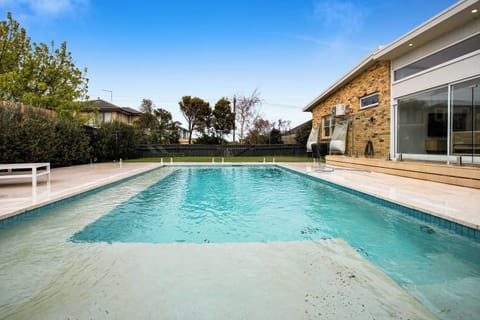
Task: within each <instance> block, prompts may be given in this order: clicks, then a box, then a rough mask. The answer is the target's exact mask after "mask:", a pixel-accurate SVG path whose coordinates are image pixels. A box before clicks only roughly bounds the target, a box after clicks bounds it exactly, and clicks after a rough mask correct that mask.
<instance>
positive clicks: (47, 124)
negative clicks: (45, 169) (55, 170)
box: [0, 107, 90, 167]
mask: <svg viewBox="0 0 480 320" xmlns="http://www.w3.org/2000/svg"><path fill="white" fill-rule="evenodd" d="M89 149H90V147H89V139H88V136H87V135H86V133H85V130H84V128H83V127H82V125H80V124H79V123H78V122H76V121H74V120H70V119H67V118H63V117H58V118H55V117H52V116H51V115H49V114H48V113H47V112H45V111H44V110H42V109H38V108H26V109H25V111H24V112H22V111H21V109H20V108H18V107H4V108H0V162H1V163H22V162H24V163H25V162H50V163H51V164H52V166H57V167H58V166H68V165H73V164H81V163H87V162H88V160H89V159H90V151H89Z"/></svg>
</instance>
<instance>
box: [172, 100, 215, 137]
mask: <svg viewBox="0 0 480 320" xmlns="http://www.w3.org/2000/svg"><path fill="white" fill-rule="evenodd" d="M178 104H179V106H180V111H181V112H182V114H183V116H184V118H185V120H187V126H188V128H187V130H188V143H189V144H191V143H192V134H193V131H194V130H197V131H200V132H202V131H204V130H205V128H206V127H207V123H208V120H209V117H210V115H211V113H212V110H211V108H210V104H209V103H208V102H205V101H204V100H202V99H200V98H198V97H194V98H192V97H191V96H184V97H182V101H180V102H179V103H178Z"/></svg>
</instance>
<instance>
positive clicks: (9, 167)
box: [0, 162, 50, 188]
mask: <svg viewBox="0 0 480 320" xmlns="http://www.w3.org/2000/svg"><path fill="white" fill-rule="evenodd" d="M41 168H45V169H43V170H40V169H41ZM27 169H29V170H31V174H26V173H24V172H22V171H21V172H18V171H17V172H14V171H13V170H27ZM45 175H46V176H47V177H48V182H49V183H50V163H49V162H45V163H13V164H0V180H1V179H20V178H22V179H24V178H31V179H32V187H33V188H36V187H37V178H38V177H41V176H45Z"/></svg>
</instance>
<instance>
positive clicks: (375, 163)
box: [326, 156, 480, 189]
mask: <svg viewBox="0 0 480 320" xmlns="http://www.w3.org/2000/svg"><path fill="white" fill-rule="evenodd" d="M326 161H327V165H332V166H339V167H349V168H355V169H364V170H369V171H373V172H380V173H386V174H391V175H397V176H402V177H408V178H415V179H422V180H428V181H435V182H441V183H447V184H452V185H457V186H462V187H469V188H477V189H480V168H479V167H473V166H471V167H470V166H468V167H467V166H457V165H447V164H444V163H436V162H421V161H387V160H382V159H369V158H352V157H346V156H327V157H326Z"/></svg>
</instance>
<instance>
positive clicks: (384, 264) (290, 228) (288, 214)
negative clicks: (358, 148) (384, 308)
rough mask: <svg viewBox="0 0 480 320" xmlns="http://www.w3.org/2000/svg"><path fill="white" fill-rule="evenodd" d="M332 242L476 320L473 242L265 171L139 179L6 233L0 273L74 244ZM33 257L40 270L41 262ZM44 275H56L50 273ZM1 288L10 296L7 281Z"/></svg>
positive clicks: (477, 271)
mask: <svg viewBox="0 0 480 320" xmlns="http://www.w3.org/2000/svg"><path fill="white" fill-rule="evenodd" d="M42 228H44V229H42ZM39 229H42V231H41V232H39V231H38V230H39ZM33 231H35V232H36V233H33ZM32 233H33V234H32ZM46 234H48V236H47V239H46V240H45V235H46ZM52 235H54V236H52ZM331 238H343V239H345V240H346V241H347V242H348V243H349V244H350V245H352V246H353V247H354V248H355V249H356V250H357V251H358V252H359V253H360V254H362V255H363V256H364V257H365V258H366V259H368V260H370V261H372V262H373V263H374V264H376V265H377V266H379V267H380V268H381V269H382V270H384V271H385V272H386V273H387V274H388V275H389V276H390V277H392V278H393V279H394V280H395V281H396V282H397V283H399V284H400V285H401V286H402V287H403V288H405V289H406V290H407V291H408V292H410V294H412V295H413V296H415V297H416V298H417V299H419V300H420V301H421V302H422V303H423V304H424V305H425V306H427V307H428V308H429V309H430V310H431V311H433V312H434V313H435V314H436V315H437V316H439V317H442V318H445V319H448V318H460V317H463V318H465V319H468V318H471V319H474V318H475V316H476V315H477V314H478V313H479V312H480V307H479V306H480V304H479V300H478V297H477V296H476V294H475V293H476V292H477V291H476V288H478V285H479V284H480V267H479V266H480V250H479V249H480V246H479V244H478V242H476V241H473V240H471V239H467V238H465V237H462V236H459V235H457V234H455V233H452V232H450V231H449V230H445V229H443V228H441V227H439V226H436V225H429V224H427V223H425V222H422V221H419V220H417V219H415V218H413V217H410V216H407V215H404V214H402V213H400V212H399V211H398V210H396V209H395V208H394V207H392V208H389V207H387V206H384V205H380V204H378V203H377V202H376V201H372V199H371V198H369V197H367V196H362V195H360V194H358V193H349V192H345V191H342V190H340V189H338V188H335V187H333V186H331V185H327V184H324V183H321V182H320V181H313V180H311V179H306V178H305V177H304V176H302V175H299V174H295V173H292V172H288V171H286V170H283V169H280V168H278V167H271V166H265V167H264V166H253V167H251V166H250V167H245V166H235V167H234V166H221V167H212V166H208V167H205V166H187V167H170V168H163V169H160V170H157V171H155V172H152V173H150V174H148V175H143V176H141V177H138V178H136V179H133V180H131V181H129V182H128V183H125V184H122V185H121V186H119V187H116V189H107V190H103V191H101V192H98V193H94V194H92V195H91V196H88V197H85V198H84V199H81V200H80V201H73V202H70V203H68V204H66V205H65V206H59V207H57V208H54V209H52V210H50V211H49V212H48V214H42V215H39V216H37V217H32V218H31V219H25V221H23V222H22V223H21V224H17V225H14V226H12V227H9V228H7V229H5V230H3V231H2V233H0V246H1V248H0V249H2V250H1V251H0V252H1V253H2V257H1V260H0V261H1V262H0V263H1V267H2V268H1V270H9V269H12V268H14V269H15V270H17V271H18V270H19V269H20V270H23V269H24V270H23V271H25V273H26V274H29V272H28V271H27V270H30V269H35V267H34V265H32V264H35V263H39V261H38V260H37V261H36V262H35V261H31V263H32V264H31V265H22V264H21V263H20V262H21V261H19V259H18V253H19V252H20V253H23V254H25V255H28V254H29V253H32V252H33V251H39V252H50V250H51V249H52V248H54V247H55V246H61V247H62V248H64V249H63V250H60V252H58V251H57V252H55V254H56V255H57V257H58V259H63V260H65V254H66V255H67V256H68V254H67V252H69V251H68V250H69V249H71V248H72V246H73V247H75V248H78V247H77V246H78V245H79V244H84V245H85V246H87V247H88V248H90V249H92V248H99V247H103V246H108V245H109V244H110V243H126V244H129V243H257V242H271V241H279V242H284V241H305V240H307V241H309V240H321V239H331ZM25 239H28V242H25ZM66 239H67V241H65V240H66ZM12 242H15V245H14V246H13V247H11V246H10V245H11V243H12ZM7 244H9V245H7ZM67 248H69V249H67ZM82 248H85V247H82ZM64 250H67V251H64ZM75 250H76V252H75V254H76V255H77V254H79V253H78V252H77V251H78V250H77V249H75ZM80 251H81V250H80ZM89 252H90V251H89ZM35 253H36V256H38V257H37V259H39V260H40V262H43V260H42V259H47V258H46V257H45V258H42V256H41V255H38V252H35ZM85 255H91V252H90V253H88V254H87V253H85ZM46 256H47V257H48V259H52V257H51V254H47V255H46ZM53 259H55V257H53ZM78 259H79V260H80V261H82V259H85V257H78ZM74 264H75V261H68V262H67V266H65V265H64V267H66V268H67V269H68V268H77V266H75V267H74V266H73V265H74ZM50 267H51V268H52V269H53V270H50V271H51V272H52V274H55V270H54V269H55V268H56V266H55V265H51V266H50ZM87 269H88V267H87ZM28 277H30V281H32V282H34V283H35V285H34V286H33V287H34V288H39V289H38V290H41V289H40V288H42V287H43V288H44V287H45V286H47V285H48V281H47V283H43V281H42V279H38V277H36V275H35V273H34V274H32V275H28V276H27V278H28ZM5 283H6V284H7V285H6V287H9V285H10V286H12V287H14V286H15V283H13V282H12V281H10V282H9V280H8V279H6V282H5ZM16 285H17V287H18V283H17V284H16ZM30 288H32V286H28V287H25V288H22V287H21V286H20V288H19V290H20V293H19V294H17V295H16V297H15V298H16V299H21V297H25V298H26V297H27V296H29V295H31V292H30V293H29V292H28V290H29V289H30ZM17 290H18V289H17ZM22 290H24V291H22ZM11 299H13V298H11ZM2 302H3V303H4V305H9V303H11V301H9V300H8V299H7V301H6V302H5V301H2ZM1 305H2V304H0V306H1Z"/></svg>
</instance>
